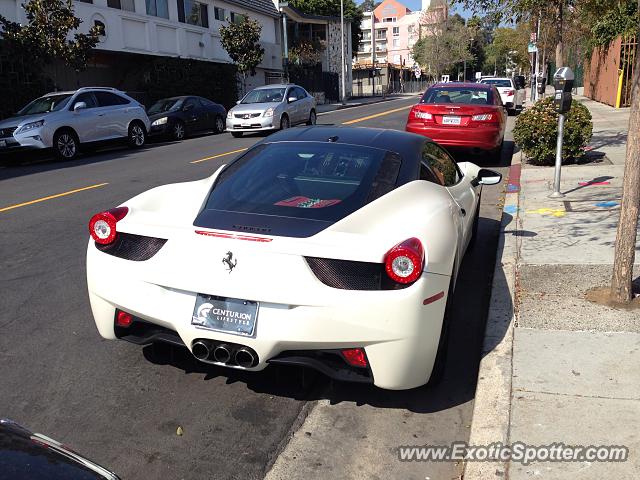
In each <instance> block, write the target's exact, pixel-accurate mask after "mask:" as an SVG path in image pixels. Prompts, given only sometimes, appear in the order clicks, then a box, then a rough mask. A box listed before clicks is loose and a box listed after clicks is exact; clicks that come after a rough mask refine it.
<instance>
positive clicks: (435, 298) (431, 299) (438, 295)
mask: <svg viewBox="0 0 640 480" xmlns="http://www.w3.org/2000/svg"><path fill="white" fill-rule="evenodd" d="M442 297H444V292H440V293H436V294H435V295H434V296H432V297H429V298H425V299H424V300H423V301H422V304H423V305H429V304H430V303H433V302H437V301H438V300H440V299H441V298H442Z"/></svg>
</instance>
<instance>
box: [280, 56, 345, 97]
mask: <svg viewBox="0 0 640 480" xmlns="http://www.w3.org/2000/svg"><path fill="white" fill-rule="evenodd" d="M289 81H290V82H292V83H295V84H297V85H300V86H301V87H303V88H304V89H305V90H307V91H308V92H324V96H325V98H326V99H327V100H332V101H338V100H339V99H340V91H339V81H340V76H339V75H338V74H337V73H333V72H323V71H322V65H320V64H318V65H317V66H313V67H308V66H300V65H291V66H290V67H289Z"/></svg>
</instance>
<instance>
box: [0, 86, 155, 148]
mask: <svg viewBox="0 0 640 480" xmlns="http://www.w3.org/2000/svg"><path fill="white" fill-rule="evenodd" d="M148 131H149V119H148V118H147V114H146V113H145V111H144V107H143V106H142V105H141V104H140V103H138V102H137V101H136V100H134V99H133V98H131V97H129V96H127V95H126V94H125V93H123V92H121V91H119V90H116V89H115V88H108V87H83V88H80V89H78V90H75V91H69V92H53V93H48V94H47V95H45V96H43V97H40V98H37V99H35V100H34V101H32V102H31V103H29V104H28V105H27V106H25V107H24V108H23V109H22V110H20V111H19V112H18V113H16V115H14V116H13V117H11V118H7V119H6V120H3V121H1V122H0V152H6V151H9V150H15V149H43V148H53V151H54V152H55V154H56V156H57V157H59V158H61V159H64V160H71V159H73V158H75V157H76V156H77V155H78V153H79V152H80V150H81V148H82V146H84V145H88V144H95V143H98V142H105V141H113V140H122V139H124V140H126V141H127V142H128V144H129V146H130V147H133V148H137V147H141V146H143V145H144V144H145V141H146V137H147V132H148Z"/></svg>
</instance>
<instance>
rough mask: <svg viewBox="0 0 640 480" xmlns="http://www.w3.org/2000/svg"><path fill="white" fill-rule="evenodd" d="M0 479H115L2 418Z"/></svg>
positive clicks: (0, 423)
mask: <svg viewBox="0 0 640 480" xmlns="http://www.w3.org/2000/svg"><path fill="white" fill-rule="evenodd" d="M0 480H118V477H117V476H116V475H115V474H114V473H112V472H110V471H108V470H106V469H105V468H103V467H101V466H99V465H97V464H95V463H93V462H91V461H90V460H87V459H86V458H84V457H82V456H81V455H78V454H77V453H75V452H74V451H72V450H70V449H69V448H68V447H66V446H64V445H62V444H60V443H59V442H56V441H55V440H52V439H50V438H48V437H46V436H44V435H41V434H39V433H32V432H30V431H29V430H27V429H26V428H23V427H21V426H20V425H18V424H17V423H15V422H12V421H11V420H5V419H3V420H0Z"/></svg>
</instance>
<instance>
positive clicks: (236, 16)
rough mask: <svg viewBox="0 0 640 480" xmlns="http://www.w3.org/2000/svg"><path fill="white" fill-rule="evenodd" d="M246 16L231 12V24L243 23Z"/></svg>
mask: <svg viewBox="0 0 640 480" xmlns="http://www.w3.org/2000/svg"><path fill="white" fill-rule="evenodd" d="M245 18H246V15H241V14H239V13H235V12H231V23H242V22H244V19H245Z"/></svg>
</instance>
